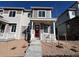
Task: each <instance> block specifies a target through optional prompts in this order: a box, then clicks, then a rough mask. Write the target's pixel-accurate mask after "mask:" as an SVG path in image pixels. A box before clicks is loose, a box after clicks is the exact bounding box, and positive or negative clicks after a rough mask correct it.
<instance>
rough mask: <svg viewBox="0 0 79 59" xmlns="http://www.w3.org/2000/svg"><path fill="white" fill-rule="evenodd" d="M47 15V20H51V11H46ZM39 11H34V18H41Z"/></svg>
mask: <svg viewBox="0 0 79 59" xmlns="http://www.w3.org/2000/svg"><path fill="white" fill-rule="evenodd" d="M44 11H45V12H46V13H45V14H46V17H45V18H51V16H52V15H51V10H44ZM38 16H39V10H33V14H32V18H39V17H38Z"/></svg>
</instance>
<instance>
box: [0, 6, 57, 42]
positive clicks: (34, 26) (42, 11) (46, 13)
mask: <svg viewBox="0 0 79 59" xmlns="http://www.w3.org/2000/svg"><path fill="white" fill-rule="evenodd" d="M52 10H53V8H51V7H32V8H31V9H25V8H20V7H2V8H0V15H1V16H0V40H1V41H4V40H12V39H25V38H26V39H27V31H29V33H30V35H31V40H35V39H40V40H46V39H47V40H56V38H55V37H56V35H55V22H56V18H52Z"/></svg>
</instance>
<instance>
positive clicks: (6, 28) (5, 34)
mask: <svg viewBox="0 0 79 59" xmlns="http://www.w3.org/2000/svg"><path fill="white" fill-rule="evenodd" d="M7 36H8V24H6V25H5V29H4V37H5V39H7V38H8V37H7Z"/></svg>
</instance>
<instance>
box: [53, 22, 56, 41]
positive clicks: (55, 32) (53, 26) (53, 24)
mask: <svg viewBox="0 0 79 59" xmlns="http://www.w3.org/2000/svg"><path fill="white" fill-rule="evenodd" d="M53 32H54V41H56V31H55V22H53Z"/></svg>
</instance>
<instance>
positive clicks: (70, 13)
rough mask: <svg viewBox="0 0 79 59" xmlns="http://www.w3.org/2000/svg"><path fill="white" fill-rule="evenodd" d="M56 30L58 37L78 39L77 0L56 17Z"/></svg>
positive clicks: (78, 15) (78, 9) (78, 11)
mask: <svg viewBox="0 0 79 59" xmlns="http://www.w3.org/2000/svg"><path fill="white" fill-rule="evenodd" d="M56 32H57V34H56V35H57V38H58V39H68V40H79V2H75V3H74V4H73V5H72V6H71V7H70V8H68V9H67V10H66V11H65V12H64V13H62V14H61V15H60V16H59V17H58V20H57V22H56Z"/></svg>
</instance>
